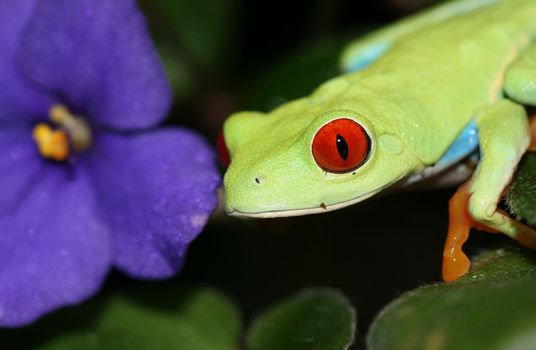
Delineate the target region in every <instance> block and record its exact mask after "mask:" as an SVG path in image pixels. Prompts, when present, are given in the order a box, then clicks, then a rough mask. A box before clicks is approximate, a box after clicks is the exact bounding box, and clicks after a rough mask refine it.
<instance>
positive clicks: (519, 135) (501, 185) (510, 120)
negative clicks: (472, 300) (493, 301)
mask: <svg viewBox="0 0 536 350" xmlns="http://www.w3.org/2000/svg"><path fill="white" fill-rule="evenodd" d="M477 126H478V129H479V140H480V151H481V160H480V163H479V165H478V168H477V170H476V172H475V174H474V175H473V177H472V178H471V180H470V181H469V183H468V184H467V185H466V187H465V188H462V189H461V190H460V191H461V192H460V191H459V192H458V193H457V194H456V195H455V196H454V197H453V199H452V200H451V204H450V207H449V209H450V214H451V215H454V216H457V218H456V217H455V218H453V219H451V221H450V222H449V226H450V227H449V235H448V238H447V243H446V245H445V253H444V256H443V257H444V258H443V278H444V279H445V280H447V281H451V280H455V279H457V278H458V277H460V276H461V275H463V274H465V273H466V272H467V271H468V269H469V260H468V259H467V257H465V255H464V254H463V252H462V251H461V245H462V244H463V242H464V241H465V240H466V239H467V235H468V232H469V229H470V228H471V227H475V226H476V227H479V228H483V229H485V230H486V231H490V232H501V233H504V234H506V235H508V236H510V237H512V238H513V239H515V240H517V241H518V242H520V243H521V244H522V245H524V246H527V247H529V248H533V249H536V230H534V229H532V228H531V227H529V226H526V225H524V224H522V223H520V222H518V221H516V220H514V219H512V218H510V217H509V216H508V215H507V214H506V213H504V212H502V211H501V210H498V209H497V204H498V203H499V201H500V200H501V198H502V195H503V192H504V189H505V188H506V186H507V185H508V184H509V183H510V181H511V179H512V176H513V174H514V171H515V169H516V167H517V164H518V162H519V160H520V158H521V156H522V155H523V153H524V152H525V150H526V149H527V147H528V146H529V142H530V126H529V123H528V119H527V113H526V111H525V109H524V108H523V107H522V106H521V105H518V104H516V103H514V102H511V101H509V100H500V101H498V102H496V103H495V104H493V105H491V106H489V107H486V108H485V109H483V110H482V111H481V112H480V113H479V114H478V115H477ZM464 207H465V209H464ZM460 208H461V209H460ZM464 210H466V212H464ZM464 215H465V217H464ZM459 223H461V224H459Z"/></svg>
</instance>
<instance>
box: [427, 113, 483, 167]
mask: <svg viewBox="0 0 536 350" xmlns="http://www.w3.org/2000/svg"><path fill="white" fill-rule="evenodd" d="M477 147H478V129H477V127H476V122H475V121H474V120H472V121H471V122H470V123H469V124H467V126H466V127H465V129H463V131H462V132H461V134H460V136H458V138H457V139H456V141H454V143H453V144H452V146H450V148H449V149H448V151H447V152H446V153H445V154H444V155H443V157H441V159H440V160H439V161H438V162H437V163H436V166H439V167H442V166H448V165H450V164H453V163H455V162H457V161H459V160H461V159H462V158H464V157H466V156H468V155H469V154H471V153H473V152H474V151H475V150H476V148H477Z"/></svg>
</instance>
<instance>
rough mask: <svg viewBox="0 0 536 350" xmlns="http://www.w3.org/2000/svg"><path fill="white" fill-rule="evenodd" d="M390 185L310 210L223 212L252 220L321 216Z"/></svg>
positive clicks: (365, 197) (322, 204) (359, 200)
mask: <svg viewBox="0 0 536 350" xmlns="http://www.w3.org/2000/svg"><path fill="white" fill-rule="evenodd" d="M390 185H391V183H389V184H387V185H385V186H382V187H380V188H378V189H376V190H373V191H371V192H368V193H365V194H362V195H360V196H358V197H356V198H352V199H349V200H346V201H343V202H338V203H333V204H329V205H327V204H325V203H323V202H321V203H319V204H318V205H317V206H315V207H310V208H301V209H283V210H268V211H261V212H245V211H240V210H236V209H233V210H230V211H225V214H226V215H229V216H234V217H238V218H243V219H247V218H252V219H269V218H280V217H286V216H301V215H310V214H321V213H327V212H330V211H333V210H337V209H341V208H344V207H347V206H350V205H352V204H356V203H359V202H361V201H364V200H365V199H368V198H370V197H372V196H374V195H375V194H377V193H378V192H380V191H382V190H383V189H385V188H387V187H389V186H390Z"/></svg>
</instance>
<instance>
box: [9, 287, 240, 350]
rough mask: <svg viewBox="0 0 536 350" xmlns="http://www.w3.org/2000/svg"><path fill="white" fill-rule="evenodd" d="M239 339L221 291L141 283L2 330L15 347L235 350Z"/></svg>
mask: <svg viewBox="0 0 536 350" xmlns="http://www.w3.org/2000/svg"><path fill="white" fill-rule="evenodd" d="M168 286H169V285H168ZM239 335H240V320H239V316H238V313H237V311H236V310H235V308H234V306H233V305H232V304H231V303H230V302H229V300H227V298H226V297H224V296H223V295H221V294H219V293H218V292H216V291H214V290H211V289H193V290H189V291H178V290H177V289H176V288H170V287H167V288H164V286H161V287H155V286H154V285H153V286H152V287H151V288H149V287H146V286H141V287H140V285H139V284H137V285H136V286H135V289H133V290H131V291H123V292H117V291H114V292H112V293H109V294H108V295H106V296H101V297H99V298H97V299H96V300H92V301H90V302H88V303H85V304H83V305H82V306H80V307H77V308H72V309H69V310H63V311H61V312H58V313H56V314H53V315H52V316H49V317H47V318H45V319H44V320H42V321H40V322H38V323H37V324H35V325H33V326H31V327H29V328H26V329H19V330H11V331H9V330H7V331H2V332H0V344H7V345H8V347H7V348H10V346H11V347H12V348H15V349H18V348H39V349H54V350H62V349H66V350H67V349H77V350H78V349H79V350H85V349H104V350H106V349H110V350H114V349H134V350H135V349H177V350H181V349H184V350H234V349H237V346H238V342H239Z"/></svg>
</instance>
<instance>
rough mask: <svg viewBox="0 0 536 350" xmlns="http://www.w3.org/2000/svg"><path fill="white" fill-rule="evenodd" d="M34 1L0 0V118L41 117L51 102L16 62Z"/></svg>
mask: <svg viewBox="0 0 536 350" xmlns="http://www.w3.org/2000/svg"><path fill="white" fill-rule="evenodd" d="M36 2H37V1H36V0H26V1H0V26H1V29H0V43H2V44H1V45H0V77H1V78H0V122H5V121H10V122H12V121H20V120H29V119H38V118H44V117H46V114H47V109H48V106H49V105H50V103H51V100H50V99H49V98H48V97H46V96H45V95H43V94H41V93H39V92H38V91H37V90H35V89H34V88H33V87H31V86H29V85H28V84H27V83H26V82H25V81H24V79H22V77H21V76H20V75H19V71H18V70H17V69H16V66H15V56H16V55H15V52H16V50H17V48H18V44H19V42H20V38H21V36H22V31H23V30H24V28H25V26H26V24H27V22H28V21H29V19H30V18H31V14H32V13H33V10H34V8H35V3H36Z"/></svg>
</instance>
